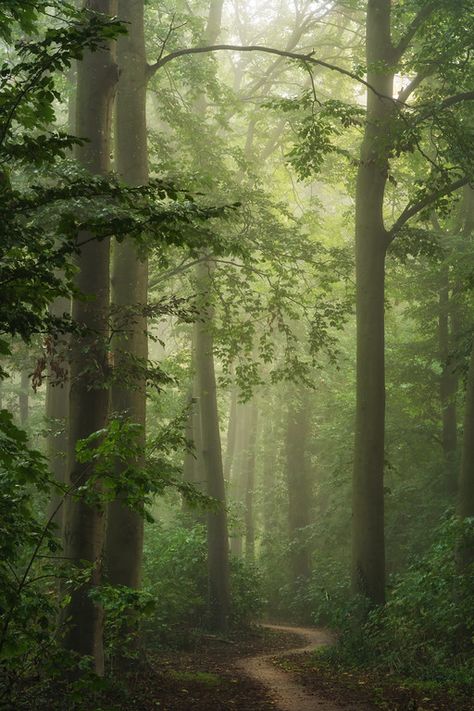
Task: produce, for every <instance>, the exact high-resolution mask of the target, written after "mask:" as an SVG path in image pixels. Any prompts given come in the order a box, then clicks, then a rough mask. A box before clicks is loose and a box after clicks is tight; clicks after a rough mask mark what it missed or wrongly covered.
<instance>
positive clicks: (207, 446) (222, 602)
mask: <svg viewBox="0 0 474 711" xmlns="http://www.w3.org/2000/svg"><path fill="white" fill-rule="evenodd" d="M209 267H210V263H209V262H201V264H200V265H199V267H198V270H199V271H198V274H197V276H198V279H197V287H198V290H199V292H200V293H201V296H202V295H203V296H204V298H205V299H206V301H207V303H206V302H204V305H203V309H202V320H201V322H198V323H197V328H196V374H197V382H198V388H199V389H198V396H199V412H200V419H201V433H202V457H203V467H204V472H205V476H206V483H207V488H206V491H207V494H208V495H209V496H212V497H213V498H214V499H216V501H217V503H218V506H219V508H218V509H217V510H214V511H209V512H208V515H207V541H208V546H207V555H208V578H209V617H210V624H211V626H212V627H214V628H215V629H218V630H226V629H227V626H228V622H229V606H230V589H229V585H230V583H229V543H228V531H227V511H226V495H225V484H224V471H223V465H222V450H221V441H220V433H219V414H218V410H217V394H216V376H215V370H214V348H213V335H212V305H211V304H209V303H208V297H209V293H210V291H209V281H210V274H209Z"/></svg>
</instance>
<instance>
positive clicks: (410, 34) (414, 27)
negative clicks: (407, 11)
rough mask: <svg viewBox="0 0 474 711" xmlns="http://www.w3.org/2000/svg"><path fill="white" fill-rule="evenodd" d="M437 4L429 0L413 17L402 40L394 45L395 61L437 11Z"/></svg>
mask: <svg viewBox="0 0 474 711" xmlns="http://www.w3.org/2000/svg"><path fill="white" fill-rule="evenodd" d="M436 5H437V3H436V2H435V1H433V2H429V3H428V4H427V5H425V6H424V7H423V8H422V9H421V10H420V11H419V13H418V14H417V15H416V17H415V18H414V19H413V21H412V22H411V24H410V25H409V26H408V29H407V31H406V32H405V34H404V35H403V37H402V38H401V40H400V42H399V43H398V44H397V46H396V47H394V59H395V61H398V60H399V59H400V58H401V57H402V56H403V54H404V52H406V50H407V49H408V47H409V46H410V42H411V41H412V39H413V38H414V36H415V35H416V33H417V32H418V30H419V29H420V28H421V26H422V25H423V24H424V23H425V22H426V20H428V19H429V17H430V16H431V15H432V14H433V12H434V11H435V9H436Z"/></svg>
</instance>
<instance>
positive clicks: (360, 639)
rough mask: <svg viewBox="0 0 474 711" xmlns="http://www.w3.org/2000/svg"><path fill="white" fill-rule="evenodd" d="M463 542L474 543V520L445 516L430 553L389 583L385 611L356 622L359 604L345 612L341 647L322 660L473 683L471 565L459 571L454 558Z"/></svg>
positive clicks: (473, 575)
mask: <svg viewBox="0 0 474 711" xmlns="http://www.w3.org/2000/svg"><path fill="white" fill-rule="evenodd" d="M466 542H468V544H469V543H470V544H471V545H472V544H473V543H474V519H468V520H465V521H459V519H457V518H455V517H450V518H449V519H447V520H446V521H445V522H444V523H443V524H442V526H441V527H440V529H439V531H438V533H437V536H436V541H435V543H434V544H433V545H432V547H431V548H430V550H429V551H428V553H427V554H426V555H424V556H421V557H419V558H418V559H416V560H415V561H414V562H413V563H412V564H411V565H410V566H409V568H408V569H407V570H406V571H405V572H404V573H402V574H400V575H398V576H397V577H395V578H394V579H393V580H392V581H391V586H390V590H389V597H388V600H387V603H386V605H385V606H384V607H380V608H375V609H373V610H371V611H370V612H368V614H367V619H366V622H365V623H363V624H362V625H359V624H357V620H358V619H359V620H360V619H361V614H363V613H362V612H361V608H360V605H359V606H358V605H357V604H356V605H355V606H354V607H352V609H351V608H350V607H346V608H345V613H344V614H345V622H344V624H343V625H342V634H341V637H340V640H339V643H338V645H337V646H336V647H335V648H334V649H333V650H328V651H327V652H326V656H329V657H331V658H332V659H333V660H335V661H340V662H343V663H344V664H350V665H359V664H370V665H371V666H372V667H375V668H379V669H381V670H383V671H387V672H391V673H394V674H397V675H401V676H407V677H412V678H416V679H421V680H431V681H439V682H443V683H459V684H463V685H467V686H474V566H473V565H471V566H469V567H467V568H465V569H463V570H462V571H461V570H460V568H459V564H458V555H457V553H458V551H459V549H460V547H461V546H462V545H465V544H466ZM343 619H344V618H343Z"/></svg>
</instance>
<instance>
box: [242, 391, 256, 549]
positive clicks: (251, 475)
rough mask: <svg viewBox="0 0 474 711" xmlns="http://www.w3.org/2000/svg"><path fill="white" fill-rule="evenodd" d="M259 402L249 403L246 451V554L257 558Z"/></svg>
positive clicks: (254, 400)
mask: <svg viewBox="0 0 474 711" xmlns="http://www.w3.org/2000/svg"><path fill="white" fill-rule="evenodd" d="M257 427H258V404H257V401H256V398H255V397H254V399H253V400H252V402H250V403H249V405H248V438H247V447H246V450H245V452H244V457H245V460H244V467H245V468H244V477H245V556H246V558H247V559H248V560H253V559H254V558H255V521H254V498H255V460H256V456H257Z"/></svg>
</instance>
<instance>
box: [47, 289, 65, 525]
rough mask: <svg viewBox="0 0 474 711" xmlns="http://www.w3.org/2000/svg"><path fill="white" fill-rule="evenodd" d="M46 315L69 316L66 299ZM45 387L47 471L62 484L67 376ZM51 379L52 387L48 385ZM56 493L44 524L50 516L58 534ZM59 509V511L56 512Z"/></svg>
mask: <svg viewBox="0 0 474 711" xmlns="http://www.w3.org/2000/svg"><path fill="white" fill-rule="evenodd" d="M50 312H51V313H52V314H54V315H56V316H63V314H65V313H66V314H69V313H70V312H71V302H70V299H65V298H59V299H56V300H55V302H54V303H53V304H51V306H50ZM49 375H50V377H49V378H48V381H47V384H46V408H45V410H46V422H47V427H48V435H47V438H46V452H47V457H48V463H49V468H50V470H51V473H52V474H53V476H54V480H55V481H56V482H58V484H64V483H65V482H66V479H67V458H66V457H67V450H68V432H67V420H68V415H69V373H67V375H66V377H65V379H64V382H61V384H60V385H58V384H56V385H54V373H51V372H50V374H49ZM51 377H52V378H53V383H52V382H51ZM61 498H62V497H61V496H60V494H59V493H54V494H53V495H52V497H51V501H50V502H49V506H48V513H47V518H48V520H49V519H50V518H51V516H53V515H54V518H53V520H54V523H55V524H56V525H57V527H58V530H59V531H60V532H62V529H63V525H64V508H65V507H64V505H63V506H59V504H60V502H61ZM58 507H59V508H58Z"/></svg>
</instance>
